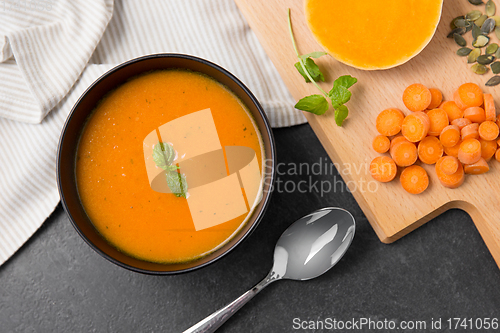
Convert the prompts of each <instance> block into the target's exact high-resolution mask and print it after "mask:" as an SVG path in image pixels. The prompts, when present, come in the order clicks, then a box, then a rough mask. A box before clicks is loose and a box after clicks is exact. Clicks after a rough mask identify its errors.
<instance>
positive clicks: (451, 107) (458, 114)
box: [439, 101, 464, 121]
mask: <svg viewBox="0 0 500 333" xmlns="http://www.w3.org/2000/svg"><path fill="white" fill-rule="evenodd" d="M439 108H440V109H443V110H444V111H445V112H446V113H447V114H448V119H450V121H453V120H455V119H458V118H462V117H463V116H464V111H463V110H462V109H461V108H459V107H458V106H457V104H456V103H455V102H454V101H446V102H443V103H441V105H440V106H439Z"/></svg>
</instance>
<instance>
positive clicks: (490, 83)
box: [485, 75, 500, 87]
mask: <svg viewBox="0 0 500 333" xmlns="http://www.w3.org/2000/svg"><path fill="white" fill-rule="evenodd" d="M497 84H500V76H498V75H495V76H493V77H492V78H491V79H489V80H488V81H486V83H485V85H487V86H489V87H493V86H496V85H497Z"/></svg>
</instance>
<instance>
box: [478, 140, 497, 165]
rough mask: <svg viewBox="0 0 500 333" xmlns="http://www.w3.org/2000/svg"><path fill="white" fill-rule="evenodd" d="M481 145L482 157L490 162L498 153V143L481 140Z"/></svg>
mask: <svg viewBox="0 0 500 333" xmlns="http://www.w3.org/2000/svg"><path fill="white" fill-rule="evenodd" d="M479 142H480V143H481V157H482V158H484V159H485V160H486V162H488V161H489V160H491V158H492V157H493V156H494V155H495V153H496V151H497V143H496V142H495V141H488V140H484V139H479Z"/></svg>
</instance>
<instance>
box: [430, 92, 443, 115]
mask: <svg viewBox="0 0 500 333" xmlns="http://www.w3.org/2000/svg"><path fill="white" fill-rule="evenodd" d="M429 91H430V92H431V104H429V106H428V107H427V108H428V109H429V110H432V109H435V108H437V107H438V106H439V105H440V104H441V102H442V101H443V93H442V92H441V91H440V90H439V89H436V88H429Z"/></svg>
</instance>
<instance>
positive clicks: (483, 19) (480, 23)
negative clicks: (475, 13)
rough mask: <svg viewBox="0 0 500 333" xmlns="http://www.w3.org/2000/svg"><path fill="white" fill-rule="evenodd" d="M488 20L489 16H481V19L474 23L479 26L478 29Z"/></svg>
mask: <svg viewBox="0 0 500 333" xmlns="http://www.w3.org/2000/svg"><path fill="white" fill-rule="evenodd" d="M487 18H488V16H486V15H481V17H480V18H478V19H477V20H476V21H474V23H475V24H476V25H477V26H478V27H481V26H482V25H483V23H484V21H486V19H487Z"/></svg>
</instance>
